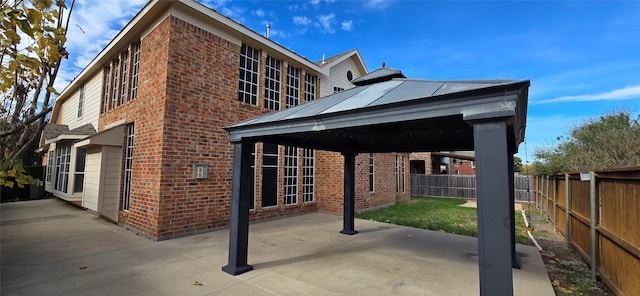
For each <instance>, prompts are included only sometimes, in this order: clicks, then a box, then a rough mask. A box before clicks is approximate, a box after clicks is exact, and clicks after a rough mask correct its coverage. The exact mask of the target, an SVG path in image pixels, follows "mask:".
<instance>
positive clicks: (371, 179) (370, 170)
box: [369, 153, 374, 192]
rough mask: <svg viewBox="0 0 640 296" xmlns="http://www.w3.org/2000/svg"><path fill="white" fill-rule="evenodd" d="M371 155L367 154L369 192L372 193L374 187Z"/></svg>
mask: <svg viewBox="0 0 640 296" xmlns="http://www.w3.org/2000/svg"><path fill="white" fill-rule="evenodd" d="M373 177H374V176H373V153H369V191H370V192H373V191H374V186H373V181H374V178H373Z"/></svg>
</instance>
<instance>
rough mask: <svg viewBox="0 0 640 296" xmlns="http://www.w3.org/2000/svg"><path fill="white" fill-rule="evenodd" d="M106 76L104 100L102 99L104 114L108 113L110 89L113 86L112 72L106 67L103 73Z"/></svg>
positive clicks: (103, 87)
mask: <svg viewBox="0 0 640 296" xmlns="http://www.w3.org/2000/svg"><path fill="white" fill-rule="evenodd" d="M102 75H103V76H104V83H103V84H102V91H103V93H104V94H103V99H102V113H106V112H107V110H108V109H109V89H110V86H111V82H110V80H109V78H111V71H110V68H109V67H105V68H104V71H103V73H102Z"/></svg>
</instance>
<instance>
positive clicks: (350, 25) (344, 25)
mask: <svg viewBox="0 0 640 296" xmlns="http://www.w3.org/2000/svg"><path fill="white" fill-rule="evenodd" d="M351 29H353V21H351V20H349V21H344V22H342V30H345V31H351Z"/></svg>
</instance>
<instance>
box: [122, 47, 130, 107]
mask: <svg viewBox="0 0 640 296" xmlns="http://www.w3.org/2000/svg"><path fill="white" fill-rule="evenodd" d="M128 74H129V52H128V51H125V52H123V53H122V78H121V80H122V86H121V87H120V105H122V104H124V102H125V101H126V100H127V91H128V89H127V81H128V80H127V79H128V78H129V77H128V76H127V75H128Z"/></svg>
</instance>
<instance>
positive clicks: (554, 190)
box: [551, 175, 558, 233]
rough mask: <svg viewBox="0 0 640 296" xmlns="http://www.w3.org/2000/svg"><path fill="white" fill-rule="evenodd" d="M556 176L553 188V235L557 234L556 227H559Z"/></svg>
mask: <svg viewBox="0 0 640 296" xmlns="http://www.w3.org/2000/svg"><path fill="white" fill-rule="evenodd" d="M556 177H557V176H556V175H554V176H553V187H552V188H551V189H552V190H553V209H551V211H553V233H556V227H558V224H556V203H557V201H556V191H557V190H556V189H557V188H556V186H557V184H556Z"/></svg>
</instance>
